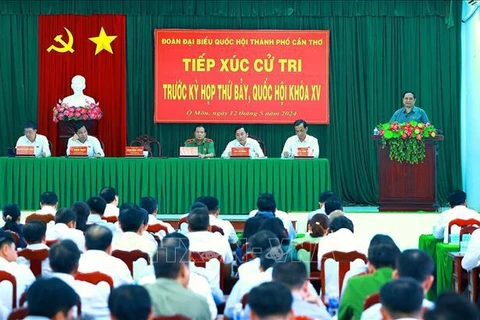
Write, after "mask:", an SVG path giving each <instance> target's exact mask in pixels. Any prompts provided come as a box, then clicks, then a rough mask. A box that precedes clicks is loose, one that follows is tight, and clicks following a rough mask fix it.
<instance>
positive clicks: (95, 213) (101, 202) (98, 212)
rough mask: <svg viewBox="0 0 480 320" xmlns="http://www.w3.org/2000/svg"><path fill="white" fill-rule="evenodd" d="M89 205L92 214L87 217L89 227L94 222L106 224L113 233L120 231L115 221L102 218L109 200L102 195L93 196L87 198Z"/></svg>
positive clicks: (101, 224)
mask: <svg viewBox="0 0 480 320" xmlns="http://www.w3.org/2000/svg"><path fill="white" fill-rule="evenodd" d="M87 204H88V207H89V208H90V215H89V216H88V219H87V228H88V227H89V226H91V225H93V224H96V225H99V226H104V227H106V228H108V229H109V230H110V231H111V232H112V233H113V234H116V233H117V232H118V230H117V227H115V225H114V224H113V223H110V222H107V221H105V220H103V219H102V217H103V216H104V213H105V208H106V207H107V202H106V201H105V199H103V198H102V197H100V196H93V197H90V198H89V199H88V200H87Z"/></svg>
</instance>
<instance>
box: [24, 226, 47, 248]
mask: <svg viewBox="0 0 480 320" xmlns="http://www.w3.org/2000/svg"><path fill="white" fill-rule="evenodd" d="M46 232H47V225H46V224H45V222H42V221H38V220H33V221H30V222H28V223H26V224H25V225H24V226H23V238H24V239H25V241H26V242H27V243H28V244H34V243H41V242H42V241H43V239H44V238H45V233H46Z"/></svg>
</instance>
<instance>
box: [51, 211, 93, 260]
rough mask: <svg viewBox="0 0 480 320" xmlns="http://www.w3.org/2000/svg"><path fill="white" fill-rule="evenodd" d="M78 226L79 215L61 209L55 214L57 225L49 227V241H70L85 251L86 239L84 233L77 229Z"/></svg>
mask: <svg viewBox="0 0 480 320" xmlns="http://www.w3.org/2000/svg"><path fill="white" fill-rule="evenodd" d="M76 224H77V214H76V213H75V212H74V211H73V210H72V209H70V208H61V209H59V210H58V211H57V213H56V214H55V224H54V225H51V224H48V226H47V234H46V239H47V241H49V240H64V239H70V240H72V241H73V242H75V243H76V244H77V246H78V249H80V251H82V252H83V251H85V237H84V235H83V232H82V231H80V230H77V229H76V228H75V226H76Z"/></svg>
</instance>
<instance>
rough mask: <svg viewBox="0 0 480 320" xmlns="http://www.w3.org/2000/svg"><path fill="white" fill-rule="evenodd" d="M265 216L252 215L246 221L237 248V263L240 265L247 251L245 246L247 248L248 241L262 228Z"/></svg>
mask: <svg viewBox="0 0 480 320" xmlns="http://www.w3.org/2000/svg"><path fill="white" fill-rule="evenodd" d="M265 220H266V218H265V217H260V216H259V217H251V218H248V219H247V221H245V225H244V226H243V233H242V238H241V239H240V241H239V243H238V244H239V246H238V247H237V250H236V254H235V256H236V262H237V265H238V266H240V265H241V264H242V262H243V254H244V253H246V250H245V249H244V248H247V246H248V243H249V242H250V238H251V237H252V236H253V235H254V234H255V233H256V232H257V231H258V230H259V229H260V226H261V225H262V223H263V221H265Z"/></svg>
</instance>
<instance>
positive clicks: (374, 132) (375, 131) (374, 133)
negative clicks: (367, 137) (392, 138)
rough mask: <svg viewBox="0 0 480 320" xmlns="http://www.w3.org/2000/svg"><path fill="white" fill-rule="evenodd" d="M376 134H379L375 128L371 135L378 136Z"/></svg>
mask: <svg viewBox="0 0 480 320" xmlns="http://www.w3.org/2000/svg"><path fill="white" fill-rule="evenodd" d="M378 133H379V132H378V129H377V127H375V129H373V135H374V136H378Z"/></svg>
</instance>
